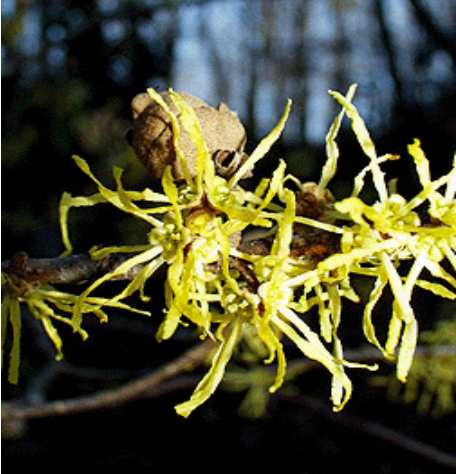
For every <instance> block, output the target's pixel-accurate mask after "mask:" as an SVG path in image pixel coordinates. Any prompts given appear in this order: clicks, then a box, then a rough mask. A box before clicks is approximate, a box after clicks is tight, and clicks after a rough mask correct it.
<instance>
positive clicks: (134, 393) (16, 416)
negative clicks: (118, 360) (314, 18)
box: [2, 339, 214, 423]
mask: <svg viewBox="0 0 456 474" xmlns="http://www.w3.org/2000/svg"><path fill="white" fill-rule="evenodd" d="M213 347H214V343H213V341H212V340H210V339H208V340H206V341H204V342H203V343H201V344H198V345H196V346H194V347H192V348H190V349H188V350H187V351H186V352H184V353H183V354H182V355H181V356H180V357H178V358H177V359H175V360H173V361H171V362H169V363H168V364H165V365H163V366H161V367H159V368H158V369H157V370H156V371H154V372H152V373H151V374H148V375H146V376H144V377H141V378H139V379H137V380H134V381H132V382H130V383H127V384H125V385H123V386H121V387H118V388H115V389H113V390H106V391H104V392H100V393H96V394H94V395H89V396H84V397H77V398H72V399H69V400H57V401H52V402H44V403H40V404H38V405H36V406H29V407H21V406H19V405H18V404H17V403H16V402H11V403H5V404H4V406H3V407H2V422H7V423H10V422H14V421H24V420H30V419H35V418H45V417H50V416H62V415H72V414H74V413H82V412H88V411H93V410H100V409H105V408H110V407H113V406H116V407H117V406H119V405H123V404H125V403H127V402H130V401H131V400H135V399H138V398H141V397H142V396H144V395H146V393H150V391H151V390H153V389H155V388H157V387H158V386H160V385H161V384H162V383H163V382H165V381H167V380H169V379H171V378H173V377H176V376H177V375H179V374H181V373H182V372H187V371H192V370H194V369H195V367H197V366H198V365H200V364H201V363H202V362H203V361H204V360H205V359H206V357H207V355H208V354H209V352H210V351H211V349H212V348H213Z"/></svg>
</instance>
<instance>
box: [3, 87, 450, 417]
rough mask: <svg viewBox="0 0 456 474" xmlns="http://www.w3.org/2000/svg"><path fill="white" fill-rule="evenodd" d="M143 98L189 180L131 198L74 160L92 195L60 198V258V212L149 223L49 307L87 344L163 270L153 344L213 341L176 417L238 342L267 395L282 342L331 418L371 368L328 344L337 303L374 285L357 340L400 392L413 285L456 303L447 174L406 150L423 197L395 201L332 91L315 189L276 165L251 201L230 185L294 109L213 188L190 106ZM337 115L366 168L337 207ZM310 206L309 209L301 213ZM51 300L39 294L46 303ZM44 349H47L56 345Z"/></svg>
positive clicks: (361, 133)
mask: <svg viewBox="0 0 456 474" xmlns="http://www.w3.org/2000/svg"><path fill="white" fill-rule="evenodd" d="M148 92H149V94H150V96H151V98H152V99H153V100H154V101H156V102H157V103H158V104H160V105H161V107H162V108H163V109H164V111H165V112H166V113H167V114H168V116H169V118H170V121H171V125H172V129H173V141H174V149H175V151H176V154H177V157H178V159H179V161H180V165H181V167H182V170H183V174H184V178H185V179H184V180H183V181H182V182H176V181H175V180H174V179H173V176H172V170H171V168H169V167H168V168H167V169H166V170H165V172H164V174H163V178H162V188H163V193H161V192H155V191H152V190H150V189H145V190H144V191H142V192H137V191H128V190H125V189H124V188H123V186H122V182H121V176H122V170H120V169H119V168H115V169H114V178H115V181H116V189H115V190H111V189H108V188H106V187H105V186H104V185H103V184H102V183H101V182H100V181H99V180H98V179H97V178H96V177H95V176H94V175H93V174H92V172H91V171H90V169H89V167H88V165H87V163H86V162H85V161H84V160H82V159H81V158H77V157H76V158H75V161H76V164H77V165H78V166H79V168H80V169H81V170H82V171H83V172H84V173H86V174H87V175H88V176H89V177H90V178H91V179H92V180H93V181H94V183H95V184H96V186H97V188H98V192H97V193H96V194H94V195H93V196H89V197H73V196H70V195H69V194H64V196H63V197H62V201H61V227H62V235H63V241H64V244H65V246H66V248H67V252H68V253H70V252H71V243H70V239H69V236H68V226H67V224H68V212H69V210H70V209H71V208H73V207H84V206H94V205H97V204H100V203H110V204H111V205H114V206H115V207H117V208H119V209H120V210H122V211H124V212H126V213H128V214H131V215H133V216H134V217H136V218H139V219H142V220H144V221H146V222H147V223H148V224H149V225H150V231H149V233H148V235H147V239H146V241H145V243H144V244H143V245H137V246H119V247H108V248H101V249H94V250H92V252H91V256H92V258H93V259H101V258H104V257H106V256H107V255H110V254H112V253H122V254H125V255H130V254H131V255H132V256H131V257H130V258H126V259H125V260H124V262H123V263H122V264H120V265H119V266H118V267H117V268H115V270H113V271H112V272H110V273H107V274H106V275H104V276H103V277H101V278H99V279H98V280H96V281H95V282H94V283H92V284H91V285H89V286H88V287H87V288H86V289H85V290H84V291H83V292H82V294H80V295H78V296H74V297H72V299H71V305H70V304H68V305H67V306H65V307H62V306H59V305H57V303H55V302H54V304H56V305H57V307H58V308H59V309H63V310H69V311H71V314H72V316H71V318H70V319H69V320H68V319H65V321H67V322H70V324H71V325H72V326H73V328H74V329H75V330H76V331H78V332H80V333H81V334H84V331H83V329H82V327H81V324H82V322H83V315H84V314H85V313H87V312H90V311H92V312H100V311H102V308H103V307H104V306H116V305H123V306H124V307H125V306H126V305H125V303H124V300H125V299H126V298H128V297H129V296H130V295H132V294H133V293H135V292H139V294H140V296H141V298H142V299H143V300H145V301H148V297H147V295H146V294H145V284H146V282H147V280H148V279H149V278H150V277H151V275H153V274H154V273H155V272H156V271H157V270H158V269H159V268H160V267H166V268H167V277H166V282H165V298H166V314H165V318H164V321H163V322H162V324H161V326H160V328H159V331H158V335H157V337H158V339H159V340H165V339H168V338H170V337H171V336H172V335H173V334H174V332H175V331H176V329H177V328H178V327H179V325H180V324H186V323H187V322H191V323H192V324H193V325H195V326H196V327H197V328H198V330H199V331H200V334H201V337H211V338H213V339H214V340H215V341H216V342H217V350H216V352H215V354H214V355H213V358H212V361H211V366H210V368H209V370H208V372H207V374H206V375H205V376H204V377H203V379H202V380H201V382H200V383H199V384H198V386H197V387H196V389H195V391H194V393H193V395H192V396H191V398H190V400H188V401H187V402H184V403H182V404H180V405H178V406H177V407H176V411H177V412H178V413H179V414H181V415H183V416H188V415H189V414H190V413H191V412H192V411H193V410H194V409H195V408H197V407H198V406H199V405H201V404H202V403H204V402H205V401H206V400H207V399H208V398H209V397H210V396H211V394H212V393H213V392H214V391H215V390H216V388H217V387H218V385H219V384H220V382H221V381H222V379H223V377H224V374H225V370H226V367H227V364H228V362H229V361H230V359H231V358H232V355H233V352H234V350H235V348H236V347H237V346H238V345H239V342H240V341H242V340H250V341H254V344H260V345H261V346H262V347H263V350H264V351H263V352H264V354H265V356H264V359H265V362H266V363H272V362H274V361H275V362H276V364H277V371H276V376H275V379H274V381H273V383H272V385H271V387H270V389H269V390H270V391H271V392H274V391H275V390H277V389H278V388H279V387H280V386H281V385H282V383H283V381H284V377H285V374H286V357H285V352H284V347H283V339H284V337H285V338H288V339H289V340H291V341H292V342H293V343H294V344H295V345H296V346H297V347H298V348H299V349H300V351H301V352H302V353H303V354H304V355H305V356H306V357H308V358H310V359H313V360H315V361H317V362H319V363H321V364H322V365H323V366H324V367H325V368H326V369H327V370H328V371H329V372H330V374H331V376H332V388H331V399H332V402H333V405H334V408H335V410H340V409H342V408H343V406H344V405H345V404H346V402H347V401H348V400H349V398H350V396H351V393H352V384H351V381H350V378H349V377H348V375H347V372H346V369H347V368H352V367H362V368H367V369H370V370H373V369H375V366H367V365H363V364H358V363H353V362H350V361H347V360H345V358H344V352H343V345H342V341H341V340H340V338H339V336H338V328H339V326H340V324H341V320H342V317H343V313H342V302H343V298H348V299H350V300H352V301H356V302H358V301H360V298H359V296H358V295H357V294H356V292H355V290H354V289H353V287H352V286H351V282H350V276H351V275H353V274H357V275H363V276H365V277H369V278H373V279H374V286H373V290H372V292H371V294H370V296H369V299H368V301H367V303H366V305H365V309H364V318H363V322H362V326H363V328H364V333H365V335H366V338H367V340H368V341H369V342H370V343H372V344H374V345H375V346H377V347H378V348H379V349H380V350H381V351H382V353H383V354H384V355H385V356H386V357H387V358H390V359H392V358H395V357H397V376H398V378H399V379H400V380H402V381H405V380H406V377H407V374H408V372H409V369H410V366H411V363H412V360H413V355H414V351H415V346H416V341H417V334H418V324H417V321H416V318H415V315H414V311H413V308H412V305H411V297H412V291H413V288H414V287H415V286H419V287H421V288H424V289H426V290H430V291H432V292H434V293H435V294H437V295H439V296H442V297H446V298H450V299H455V298H456V293H455V291H454V288H456V279H455V278H454V277H453V276H452V275H451V274H450V273H448V271H447V270H445V269H444V266H443V265H442V262H443V260H446V261H447V262H449V266H450V267H452V268H453V270H454V269H456V254H455V250H456V203H455V199H454V198H455V192H456V167H454V168H453V169H452V171H451V172H450V173H448V174H447V175H445V176H443V177H441V178H439V179H437V180H435V181H432V180H431V178H430V172H429V163H428V161H427V159H426V158H425V156H424V154H423V152H422V150H421V148H420V145H419V142H418V141H416V142H415V143H414V144H413V145H411V146H410V148H409V151H410V154H411V156H412V157H413V159H414V162H415V165H416V169H417V172H418V176H419V179H420V182H421V185H422V191H421V192H420V193H419V194H418V195H417V196H415V198H413V199H412V200H410V201H406V200H405V199H404V198H403V197H401V196H400V195H399V194H397V193H396V192H394V190H392V189H391V187H390V188H389V187H388V185H387V183H386V182H385V180H384V174H383V172H382V171H381V164H382V163H383V162H385V161H387V160H391V159H395V158H397V157H395V156H393V155H385V156H380V157H379V156H377V153H376V150H375V146H374V144H373V142H372V140H371V138H370V136H369V133H368V131H367V129H366V126H365V124H364V122H363V120H362V119H361V117H360V116H359V114H358V112H357V110H356V108H355V107H354V105H353V104H352V102H351V100H352V98H353V95H354V92H355V87H354V86H352V87H351V88H350V90H349V91H348V93H347V95H346V96H343V95H341V94H339V93H333V92H331V94H332V95H333V97H334V98H335V99H336V100H337V101H338V102H339V103H340V104H341V106H342V112H341V113H340V114H339V116H338V117H337V118H336V120H335V121H334V123H333V125H332V126H331V129H330V131H329V133H328V136H327V153H328V160H327V162H326V164H325V166H324V167H323V172H322V177H321V180H320V182H319V183H318V184H309V183H305V184H303V183H301V182H299V180H297V179H296V178H295V177H293V176H290V175H286V165H285V163H284V162H283V161H281V162H280V164H279V166H278V167H277V169H276V170H275V171H274V173H273V174H272V176H271V178H268V179H266V178H265V179H262V180H261V181H260V183H259V184H258V186H257V187H256V189H255V190H254V191H253V192H252V191H247V190H245V189H244V188H243V187H242V186H241V184H240V180H241V179H242V177H243V176H244V175H245V174H246V173H247V172H248V171H250V170H251V169H253V167H254V166H255V164H256V163H257V162H258V161H259V160H260V159H261V158H262V157H263V156H265V155H266V154H267V152H268V151H269V149H270V147H271V146H272V145H273V143H274V142H275V141H276V140H277V139H278V137H279V136H280V134H281V131H282V129H283V127H284V125H285V121H286V119H287V116H288V113H289V110H290V105H291V103H290V102H288V104H287V107H286V109H285V113H284V114H283V116H282V118H281V120H280V121H279V123H278V124H277V126H276V127H275V128H274V129H273V131H272V132H271V133H270V134H269V135H268V136H267V137H266V138H264V139H263V140H262V141H261V142H260V144H259V145H258V147H257V148H256V149H255V150H254V152H253V153H252V154H251V155H250V156H249V157H248V158H247V159H246V160H245V161H244V162H243V163H242V164H241V165H240V167H239V168H238V169H237V171H235V172H234V174H233V175H232V176H231V177H222V176H219V175H217V174H216V172H215V168H214V162H213V160H212V159H211V156H210V154H209V152H208V150H207V147H206V144H205V142H204V137H203V135H202V132H201V127H200V124H199V122H198V118H197V116H196V114H195V112H194V110H193V109H192V107H191V106H190V105H189V104H187V103H186V101H185V100H184V99H183V98H182V97H181V96H179V95H178V94H176V93H174V92H171V98H172V101H173V103H174V104H175V106H176V107H177V109H178V111H179V114H180V115H179V118H180V122H179V121H178V119H177V117H176V116H175V114H174V113H173V112H172V111H171V110H170V109H169V107H168V106H167V104H166V103H165V102H164V101H163V100H162V98H161V96H160V95H159V94H157V93H156V92H155V91H154V90H152V89H149V91H148ZM345 114H346V115H347V116H348V117H349V118H350V119H351V123H352V128H353V131H354V133H355V134H356V137H357V139H358V141H359V144H360V146H361V148H362V149H363V151H364V153H365V154H366V156H367V158H368V164H367V166H366V167H365V168H364V169H363V170H362V171H361V172H360V173H359V174H358V176H357V177H356V179H355V182H354V188H353V191H352V194H351V196H349V197H347V198H346V199H343V200H341V201H339V202H334V199H333V198H332V196H331V194H330V192H329V191H328V190H327V189H326V188H327V185H328V183H329V182H330V180H331V178H332V177H333V175H334V174H335V172H336V169H337V162H338V159H339V151H338V147H337V144H336V137H337V134H338V131H339V129H340V126H341V122H342V120H343V117H344V115H345ZM181 126H182V127H184V128H185V130H186V131H187V132H188V134H189V136H190V138H191V140H192V142H193V144H194V146H195V149H196V151H197V164H196V175H191V174H190V172H189V170H188V168H187V164H186V159H185V156H184V155H183V153H182V151H181V150H180V149H179V145H178V136H179V130H180V127H181ZM368 175H370V176H371V178H372V181H373V183H374V186H375V189H376V191H377V193H378V199H377V200H376V202H375V203H373V204H367V203H365V202H364V201H363V200H361V199H360V197H359V196H360V193H361V191H362V189H363V187H364V182H365V179H366V177H367V176H368ZM443 187H445V191H444V192H442V191H441V190H442V188H443ZM296 188H297V191H294V190H293V189H296ZM312 205H313V212H306V210H305V209H306V208H308V207H309V206H310V207H312ZM422 205H427V206H428V208H427V212H428V214H429V217H430V219H429V223H427V222H426V224H423V223H422V222H421V220H420V217H419V215H418V213H417V207H418V206H422ZM317 208H318V209H317ZM316 209H317V210H316ZM252 229H262V231H261V232H260V235H261V239H262V244H263V250H262V251H254V250H252V249H249V247H248V246H246V245H242V242H243V241H245V240H246V236H247V234H248V232H249V231H251V230H252ZM257 232H258V230H257ZM402 260H410V261H413V264H412V265H411V267H410V269H409V270H408V273H407V274H406V275H405V276H403V275H401V273H400V271H401V268H400V262H401V261H402ZM138 265H141V270H140V271H139V272H138V273H137V274H136V276H135V277H134V278H133V279H132V280H131V282H130V283H129V284H128V285H126V287H125V288H124V289H123V290H122V291H121V292H120V293H119V294H118V295H117V296H115V297H114V298H112V299H110V300H103V299H101V298H98V297H94V296H92V293H93V292H94V291H95V290H96V289H97V288H98V287H99V286H100V285H102V284H103V283H105V282H107V281H109V280H110V279H112V278H113V277H115V276H118V275H122V274H125V273H127V272H129V271H130V270H131V269H132V268H134V267H136V266H138ZM423 270H427V272H428V273H429V274H430V275H431V276H432V281H428V280H425V279H422V278H421V274H422V272H423ZM438 280H440V282H438ZM387 286H389V287H390V288H391V291H392V294H393V296H394V302H393V307H392V312H391V318H390V322H389V330H388V335H387V340H386V342H385V343H382V342H381V341H380V340H379V337H378V336H377V334H376V328H375V324H374V322H373V319H374V318H373V312H374V308H375V306H376V304H377V302H378V301H379V299H380V296H381V294H382V293H383V290H384V289H385V288H386V287H387ZM52 292H53V290H49V292H48V293H47V294H48V295H51V294H52ZM26 301H27V300H26ZM69 301H70V300H69ZM27 302H28V301H27ZM13 306H14V305H13ZM13 306H11V305H10V307H11V308H12V307H13ZM313 307H316V308H317V309H318V314H319V327H315V326H314V325H312V324H310V322H309V321H308V320H306V313H307V312H308V311H309V310H310V309H311V308H313ZM14 308H16V307H14ZM9 314H10V319H11V321H12V322H13V326H14V325H16V326H17V324H18V323H17V321H18V320H20V317H19V316H18V310H17V309H14V310H11V309H10V310H9ZM44 314H46V311H44ZM48 314H49V313H48ZM103 314H104V313H103ZM53 317H55V313H54V316H53ZM43 321H44V320H43ZM48 333H49V334H50V335H51V333H50V332H49V331H48ZM51 337H53V336H52V335H51ZM53 340H54V341H56V340H57V339H56V336H54V337H53ZM56 346H57V348H58V350H60V346H59V345H58V344H56ZM14 360H15V361H16V358H14ZM15 364H16V362H15ZM16 365H17V364H16Z"/></svg>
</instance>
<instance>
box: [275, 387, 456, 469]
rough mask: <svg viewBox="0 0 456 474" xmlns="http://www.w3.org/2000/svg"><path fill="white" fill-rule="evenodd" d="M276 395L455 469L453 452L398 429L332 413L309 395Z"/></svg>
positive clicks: (455, 458)
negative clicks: (443, 449)
mask: <svg viewBox="0 0 456 474" xmlns="http://www.w3.org/2000/svg"><path fill="white" fill-rule="evenodd" d="M278 397H279V398H280V399H281V400H284V401H287V402H290V403H293V404H295V405H299V406H301V407H303V408H305V409H307V410H312V411H313V412H315V413H318V414H319V415H321V416H323V417H325V418H327V419H328V420H329V421H330V422H331V423H339V424H341V425H343V426H345V427H347V428H349V429H351V430H356V431H359V432H360V433H364V434H366V435H367V436H369V437H371V438H376V439H379V440H381V441H384V442H386V443H389V444H392V445H394V446H397V447H399V448H401V449H402V450H404V451H408V452H409V453H413V454H415V455H418V456H421V457H422V458H425V459H427V460H429V461H431V462H433V463H434V464H438V465H440V466H444V467H447V468H452V469H456V456H455V455H454V454H450V453H447V452H445V451H441V450H440V449H437V448H435V447H433V446H430V445H429V444H427V443H424V442H422V441H419V440H416V439H413V438H411V437H409V436H407V435H405V434H403V433H401V432H399V431H396V430H393V429H391V428H387V427H386V426H382V425H380V424H378V423H375V422H373V421H369V420H366V419H365V418H364V417H359V416H356V415H353V414H348V413H346V412H342V413H334V412H333V411H331V410H330V409H329V408H328V407H327V405H325V404H324V403H321V402H319V401H318V400H315V399H313V398H311V397H304V396H299V395H283V394H278Z"/></svg>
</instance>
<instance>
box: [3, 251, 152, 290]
mask: <svg viewBox="0 0 456 474" xmlns="http://www.w3.org/2000/svg"><path fill="white" fill-rule="evenodd" d="M131 257H132V255H131V254H122V255H118V254H111V255H108V256H107V257H105V258H102V259H100V260H92V259H91V258H90V255H88V254H77V255H71V256H69V257H63V258H28V256H27V254H26V253H25V252H19V253H17V254H16V255H14V257H13V258H12V259H11V260H5V261H2V272H3V273H5V274H7V275H10V276H15V277H17V278H20V279H22V280H25V281H26V282H28V283H38V282H39V283H50V284H67V285H77V284H80V283H84V282H86V281H90V280H93V279H95V278H98V277H100V276H103V275H105V274H106V273H109V272H112V271H114V270H115V269H116V268H117V267H118V266H119V265H120V264H122V263H123V262H125V261H126V260H128V259H129V258H131ZM142 268H143V265H136V266H135V267H133V268H132V269H131V270H130V271H129V272H126V273H124V274H122V275H117V276H115V277H114V278H113V280H132V279H133V278H134V277H135V276H136V275H137V274H138V273H139V271H140V270H141V269H142Z"/></svg>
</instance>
